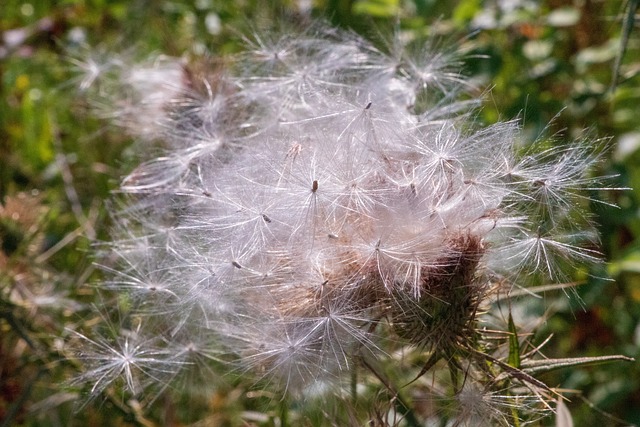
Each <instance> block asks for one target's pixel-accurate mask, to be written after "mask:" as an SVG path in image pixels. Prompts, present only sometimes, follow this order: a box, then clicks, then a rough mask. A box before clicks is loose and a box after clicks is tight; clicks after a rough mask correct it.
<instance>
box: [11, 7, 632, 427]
mask: <svg viewBox="0 0 640 427" xmlns="http://www.w3.org/2000/svg"><path fill="white" fill-rule="evenodd" d="M637 6H638V2H637V1H633V0H631V1H623V0H606V1H605V0H574V1H569V0H544V1H543V0H538V1H535V0H513V1H501V0H459V1H448V0H447V1H444V0H413V1H410V0H405V1H401V0H319V1H311V0H309V1H305V0H299V1H297V2H295V1H279V2H276V1H274V2H264V1H259V0H244V1H234V2H223V1H215V0H195V1H178V0H175V1H171V0H160V1H148V0H147V1H145V0H133V1H131V0H115V1H106V0H87V1H80V0H78V1H73V0H67V1H55V0H50V1H47V0H40V1H32V2H23V1H19V0H4V1H3V2H2V5H0V203H1V204H0V426H1V427H5V426H10V425H29V426H35V425H43V426H58V425H72V424H74V425H131V424H137V425H155V424H160V425H181V423H188V422H194V421H195V420H199V419H205V417H209V418H208V420H209V422H210V423H211V424H209V425H222V424H224V423H227V424H228V425H242V424H241V421H240V419H241V417H240V415H239V414H244V415H242V419H244V420H245V421H244V422H246V423H247V424H249V423H250V421H247V420H248V419H249V420H250V419H252V418H251V416H248V415H247V414H251V413H252V412H250V411H253V410H255V408H252V407H251V401H250V399H247V398H246V397H241V396H237V395H235V394H234V390H226V391H225V392H224V393H223V392H221V393H220V394H219V395H215V396H209V397H208V398H207V399H206V401H204V402H203V403H202V405H200V406H197V405H195V404H192V406H188V407H187V406H185V405H184V404H181V403H180V402H179V401H171V400H168V399H167V400H166V402H164V404H163V405H158V406H159V407H162V408H161V409H162V410H157V411H155V412H151V413H145V414H144V415H143V414H142V412H141V410H140V408H139V407H138V406H137V405H136V402H125V403H123V402H121V399H119V398H118V396H110V397H107V398H106V399H105V400H104V401H95V402H91V403H89V404H88V405H87V406H86V407H85V408H84V409H83V410H82V411H80V412H78V413H76V414H73V413H72V409H73V407H74V404H75V403H76V402H77V401H78V399H79V394H78V393H79V391H78V390H75V389H73V387H68V386H62V384H65V381H68V380H69V379H70V378H73V377H74V376H76V375H77V374H78V367H77V366H75V365H74V363H73V358H67V356H69V355H68V354H66V352H67V350H66V347H65V345H64V342H65V330H64V328H65V325H70V324H76V323H78V322H89V323H90V322H99V321H101V318H100V316H99V315H98V314H97V313H96V311H95V309H94V308H93V306H92V303H94V302H95V301H96V298H98V297H99V296H98V295H96V292H95V289H94V288H92V287H91V286H87V284H91V283H94V282H95V281H96V280H98V279H99V273H98V272H96V271H95V270H94V268H93V266H92V258H91V250H92V249H91V247H92V246H91V245H92V242H94V241H95V239H108V231H109V226H108V213H107V211H108V204H107V203H105V201H107V200H108V199H109V194H110V191H111V190H113V189H115V188H117V185H118V181H119V178H120V177H121V176H122V175H123V174H124V173H125V172H127V171H129V170H130V169H131V165H132V164H133V163H132V159H133V154H132V152H131V150H130V148H129V146H130V141H129V140H127V139H126V138H125V137H123V136H121V134H119V133H118V131H117V130H115V129H111V128H109V127H106V124H105V122H103V121H100V120H99V119H96V118H94V115H90V114H88V113H87V110H88V107H89V106H88V105H87V101H86V100H85V99H83V98H82V96H81V95H80V94H79V93H78V92H79V87H80V86H81V85H82V84H83V81H82V80H81V79H80V78H79V77H78V76H79V73H78V72H77V69H75V65H74V62H75V61H76V60H77V59H78V58H83V57H85V58H86V57H87V56H89V55H94V56H99V55H100V52H101V51H104V50H116V51H125V50H129V51H132V52H148V51H151V50H156V51H160V52H164V53H166V54H168V55H174V56H186V57H188V58H189V57H201V56H203V55H205V56H213V57H217V56H219V55H225V54H228V53H232V52H235V51H237V50H239V49H240V47H241V43H242V38H241V35H242V34H243V33H246V32H247V31H251V28H261V27H266V28H268V27H269V26H273V25H275V23H276V22H279V21H296V20H299V19H301V18H306V17H309V16H311V17H318V18H324V19H326V20H329V21H331V22H332V23H333V24H335V25H338V26H342V27H347V28H352V29H353V30H354V31H357V32H360V33H363V34H365V35H367V36H369V37H373V38H378V39H380V35H381V34H389V33H391V32H392V31H401V32H403V34H404V33H406V34H411V35H428V36H431V37H435V38H442V39H443V40H448V41H452V42H453V43H461V44H463V45H464V46H465V48H467V49H468V50H469V51H470V55H469V59H468V61H467V65H466V73H467V74H468V75H469V76H470V78H471V79H473V80H474V81H475V82H476V83H477V84H478V85H479V86H480V87H486V88H488V89H490V92H488V94H486V95H485V98H486V100H487V102H486V103H485V104H486V106H485V107H484V109H483V110H482V112H481V114H480V117H479V118H478V120H481V121H483V122H485V123H491V122H493V121H496V120H497V119H499V118H500V119H506V118H514V117H519V118H520V119H521V120H522V123H523V125H524V127H525V130H526V131H527V132H528V133H529V134H530V135H531V138H532V139H533V138H535V136H536V135H538V134H540V133H541V132H542V131H543V130H544V129H545V128H547V127H549V128H550V129H549V132H551V133H555V132H559V133H558V135H559V136H558V138H559V139H560V140H562V139H563V138H576V137H579V136H581V135H584V134H585V132H588V133H589V134H590V135H592V136H593V137H596V138H610V139H609V142H608V146H609V147H610V149H609V150H608V152H607V155H606V158H607V162H606V163H605V164H603V165H602V170H601V173H602V174H605V175H610V174H615V175H617V177H616V178H615V179H614V182H613V184H612V185H611V186H612V187H621V188H622V187H630V188H634V189H635V190H628V191H611V192H609V194H607V195H606V196H605V197H607V200H608V201H610V202H613V203H615V204H617V205H618V206H619V207H618V208H613V207H608V206H606V205H602V204H594V209H593V213H594V219H595V221H596V222H597V223H598V224H600V230H601V234H602V251H603V252H604V254H605V257H606V259H607V261H608V264H606V265H602V266H600V267H598V269H597V270H596V271H592V272H590V273H591V274H585V272H576V277H575V279H576V280H579V281H580V283H581V284H580V285H579V286H578V287H577V295H574V294H569V295H566V294H564V293H562V292H556V293H549V294H548V295H546V296H545V298H544V301H542V302H541V304H540V305H539V307H538V306H535V304H534V306H532V307H531V311H532V312H536V310H537V313H538V314H545V315H546V316H547V319H548V320H547V321H546V322H545V324H544V326H543V328H542V330H540V331H538V333H539V334H540V337H544V336H546V335H548V334H550V333H552V334H553V335H554V336H553V339H552V341H551V342H550V344H549V345H548V347H547V354H548V355H549V356H552V357H577V356H599V355H605V354H624V355H627V356H631V357H635V358H636V359H639V358H640V274H639V273H640V210H639V208H640V206H639V202H640V121H639V120H638V106H640V36H639V34H638V32H637V25H634V24H635V23H636V19H635V13H636V12H637ZM638 22H640V20H638ZM87 46H91V48H87ZM132 54H135V53H132ZM549 123H551V124H549ZM598 197H601V196H598ZM543 379H544V380H545V382H547V383H548V384H550V385H552V386H558V387H561V388H564V389H577V390H582V394H578V395H575V397H574V398H573V399H572V402H571V404H570V405H569V408H570V410H571V412H572V414H573V417H574V421H575V423H576V425H585V426H586V425H629V424H635V425H640V365H639V364H638V363H637V362H636V363H633V364H629V363H622V362H620V363H613V364H608V365H602V366H595V367H589V368H576V369H566V370H562V371H560V372H559V373H554V374H553V375H551V374H548V375H547V376H546V377H545V378H543ZM185 408H186V410H185ZM187 410H188V412H189V413H188V414H187V413H186V412H187ZM211 414H216V417H218V418H215V419H214V418H211ZM258 415H259V414H257V413H254V416H253V418H254V419H255V420H254V421H253V422H254V423H255V424H256V425H270V423H271V422H272V419H271V418H270V417H269V415H268V414H266V415H265V416H263V417H261V416H258Z"/></svg>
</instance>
